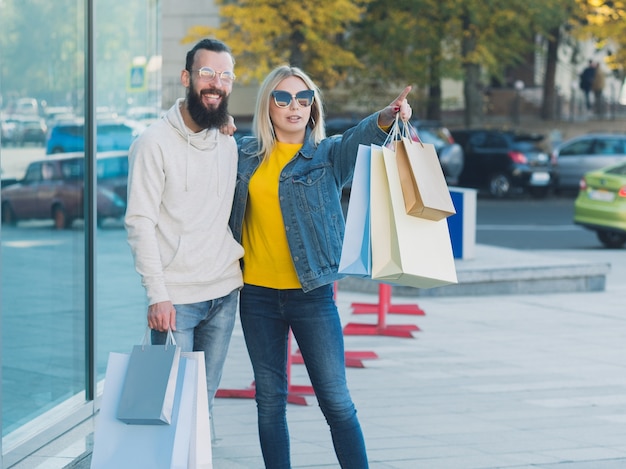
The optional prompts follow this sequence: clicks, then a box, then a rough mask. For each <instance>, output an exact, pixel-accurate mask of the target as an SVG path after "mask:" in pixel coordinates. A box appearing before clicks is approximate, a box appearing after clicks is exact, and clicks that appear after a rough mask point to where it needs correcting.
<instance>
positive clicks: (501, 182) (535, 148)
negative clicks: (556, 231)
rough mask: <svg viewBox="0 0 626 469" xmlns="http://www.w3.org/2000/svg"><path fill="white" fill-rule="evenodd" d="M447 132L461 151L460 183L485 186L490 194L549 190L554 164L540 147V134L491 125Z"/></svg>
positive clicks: (538, 193)
mask: <svg viewBox="0 0 626 469" xmlns="http://www.w3.org/2000/svg"><path fill="white" fill-rule="evenodd" d="M451 132H452V137H453V138H454V140H455V141H456V142H457V143H459V144H460V145H461V146H462V147H463V152H464V155H465V161H464V165H463V171H462V172H461V175H460V177H459V185H460V186H465V187H474V188H477V189H486V190H487V191H488V192H489V194H490V195H491V196H493V197H506V196H508V195H511V194H513V193H515V192H518V193H520V192H521V193H523V192H528V193H530V194H531V195H533V196H535V197H545V196H546V195H547V194H548V193H549V192H550V189H551V188H552V186H553V184H554V182H555V177H554V167H553V165H552V162H551V160H550V156H549V154H548V152H547V151H545V150H544V149H543V148H542V141H543V140H544V136H543V135H540V134H531V133H523V132H516V131H513V130H495V129H463V130H451Z"/></svg>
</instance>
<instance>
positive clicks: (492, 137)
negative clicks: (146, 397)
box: [485, 134, 508, 148]
mask: <svg viewBox="0 0 626 469" xmlns="http://www.w3.org/2000/svg"><path fill="white" fill-rule="evenodd" d="M485 146H486V147H489V148H506V147H507V146H508V145H507V140H506V138H505V137H504V135H500V134H489V135H488V136H487V140H486V142H485Z"/></svg>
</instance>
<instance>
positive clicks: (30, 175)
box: [24, 163, 41, 182]
mask: <svg viewBox="0 0 626 469" xmlns="http://www.w3.org/2000/svg"><path fill="white" fill-rule="evenodd" d="M24 181H26V182H39V181H41V163H32V164H30V165H29V166H28V169H27V170H26V174H25V175H24Z"/></svg>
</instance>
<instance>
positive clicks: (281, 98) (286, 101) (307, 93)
mask: <svg viewBox="0 0 626 469" xmlns="http://www.w3.org/2000/svg"><path fill="white" fill-rule="evenodd" d="M272 97H273V98H274V103H275V104H276V106H278V107H282V108H285V107H289V105H290V104H291V100H292V99H295V100H296V102H297V103H298V106H300V107H309V106H310V105H311V104H313V99H314V97H315V92H314V91H313V90H302V91H298V92H297V93H296V94H289V93H288V92H287V91H281V90H274V91H272Z"/></svg>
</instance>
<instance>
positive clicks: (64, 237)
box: [0, 0, 161, 463]
mask: <svg viewBox="0 0 626 469" xmlns="http://www.w3.org/2000/svg"><path fill="white" fill-rule="evenodd" d="M93 3H94V5H95V8H96V12H95V18H96V23H95V26H94V28H95V30H96V31H95V32H96V35H97V37H98V41H97V44H96V45H97V49H96V52H95V60H94V62H95V64H96V72H95V73H96V76H97V77H98V78H97V80H96V85H97V86H96V88H95V93H94V99H95V104H96V105H97V107H100V108H104V107H105V106H106V108H107V113H106V115H105V114H98V118H100V116H101V115H102V119H105V118H106V119H107V120H108V121H110V118H111V116H112V115H115V116H123V115H125V113H126V111H127V110H128V109H130V108H135V107H138V106H146V107H152V108H158V109H160V108H161V99H160V96H161V91H160V82H161V80H160V77H159V75H160V70H159V69H158V68H154V67H152V68H150V67H147V69H146V70H147V71H146V78H147V79H146V81H147V86H146V87H144V88H141V89H139V90H135V89H129V86H128V83H129V80H128V74H129V71H130V69H131V67H132V66H136V65H137V64H144V65H145V64H148V63H160V60H155V59H158V54H159V51H158V37H159V32H158V31H157V25H158V24H159V22H158V21H157V15H158V14H159V8H160V7H159V1H158V0H137V1H135V2H131V3H128V2H127V1H125V0H107V1H106V2H93ZM85 7H86V1H85V0H59V1H54V2H51V1H49V0H30V1H28V2H24V1H21V0H0V50H2V61H0V68H1V76H2V82H1V83H0V111H1V114H2V117H3V122H4V123H5V124H4V125H3V128H2V131H3V139H2V141H1V143H2V146H1V147H0V162H1V164H2V171H3V178H16V179H22V178H24V176H26V178H27V179H28V180H36V181H39V180H41V177H42V163H39V164H37V165H36V166H31V167H30V169H28V173H26V172H27V167H28V165H29V164H30V163H31V162H33V161H36V160H45V159H46V158H47V157H46V148H47V147H50V153H54V152H58V151H68V150H69V151H82V149H83V148H84V136H83V125H82V122H83V120H84V116H85V113H84V109H85V102H86V95H85V87H84V80H85V78H84V63H85V53H86V50H87V48H86V44H85V42H84V39H83V38H84V37H85V34H84V33H85V32H84V24H85V18H84V14H85V11H86V8H85ZM42 44H45V47H42ZM148 68H150V69H149V70H148ZM25 76H27V77H28V80H25V79H24V77H25ZM24 103H28V104H29V105H28V106H25V105H24ZM54 109H62V110H63V113H62V115H63V120H64V121H65V122H66V123H67V122H68V120H69V119H73V120H72V121H70V122H69V123H70V125H69V126H66V127H63V128H61V127H57V126H56V125H57V124H58V122H54V121H53V120H52V118H50V119H51V120H50V123H49V132H48V133H47V135H48V136H49V135H54V136H55V139H56V137H57V136H58V140H55V141H56V143H55V142H52V144H51V143H50V142H48V141H47V139H48V138H49V137H48V136H47V137H46V141H43V139H41V140H40V139H36V138H33V139H32V141H31V142H29V145H26V146H24V147H16V146H13V145H11V146H9V145H5V142H7V140H5V138H4V137H5V135H8V134H9V132H11V128H10V126H9V125H8V123H9V122H13V121H14V122H18V121H20V118H21V117H24V116H25V115H27V114H29V115H37V114H38V115H40V116H42V117H43V116H48V117H49V116H52V115H54V114H55V113H54ZM47 110H50V112H49V113H48V112H47ZM136 135H137V133H136V132H135V133H133V129H128V128H126V127H125V128H124V136H125V138H124V139H122V138H118V139H116V143H115V144H116V148H118V149H120V150H121V151H124V150H126V153H124V154H123V156H121V157H119V158H112V159H106V161H104V160H103V162H102V163H101V164H100V163H99V164H98V165H97V166H96V172H97V175H98V176H99V177H102V178H104V179H102V180H105V179H106V180H108V178H115V177H119V179H120V180H121V181H122V182H121V184H118V182H117V181H116V185H115V192H116V193H118V195H119V196H120V197H121V198H123V200H125V186H124V184H125V178H126V174H127V172H128V161H127V150H128V146H129V145H130V142H131V138H129V136H132V137H133V138H134V137H136ZM75 141H77V142H78V143H75ZM48 158H49V157H48ZM84 161H85V160H84V159H82V157H81V158H79V159H77V160H72V161H67V162H65V163H63V164H62V165H59V166H55V167H54V171H56V172H57V177H60V176H61V175H62V176H63V177H66V178H77V179H80V178H82V177H83V173H84V168H85V165H84ZM49 165H52V160H51V161H50V163H46V166H49ZM118 186H119V192H118ZM3 202H4V200H3V199H2V197H1V196H0V204H2V203H3ZM37 203H38V204H39V206H38V207H35V208H39V209H41V203H39V202H37ZM77 203H78V204H79V206H80V207H82V201H81V200H79V201H77ZM38 212H44V213H46V218H45V219H40V220H26V219H24V220H21V221H18V222H17V223H16V224H15V225H6V226H5V225H2V228H1V229H2V232H1V234H2V236H1V256H0V261H1V263H2V265H1V266H0V272H1V278H0V281H1V290H2V295H1V303H0V315H1V324H2V327H1V334H2V340H1V342H0V346H1V350H0V357H1V365H2V374H1V377H2V380H1V383H0V386H1V392H0V396H1V398H2V402H1V409H2V419H1V420H0V422H1V425H2V428H1V430H2V453H3V456H4V462H5V463H7V462H8V463H10V462H11V461H12V459H11V458H12V457H17V456H11V454H12V453H13V452H14V453H16V454H17V453H19V451H18V448H19V446H20V445H23V446H24V447H25V446H29V443H28V441H29V439H30V440H33V439H37V438H38V436H39V435H46V437H47V438H50V437H51V436H52V435H54V431H55V425H57V422H58V421H60V420H61V419H62V418H64V417H67V416H68V413H71V412H74V411H75V409H76V406H77V405H84V404H85V403H86V402H87V393H86V390H87V389H89V387H90V385H91V383H89V382H88V376H89V375H90V373H88V371H90V372H93V373H94V374H95V376H96V377H97V381H101V380H102V378H103V377H104V373H105V370H106V361H107V358H108V355H109V353H110V352H112V351H124V352H125V351H130V350H131V348H132V345H134V344H136V343H139V342H140V341H141V339H142V337H143V335H144V332H145V328H146V311H147V302H146V298H145V292H144V290H143V287H142V286H141V281H140V278H139V276H138V275H137V273H136V272H135V269H134V265H133V259H132V255H131V253H130V249H129V248H128V245H127V242H126V232H125V230H124V225H123V220H122V219H121V218H119V219H107V220H105V221H102V223H100V222H101V220H99V219H98V220H97V222H98V227H97V229H96V231H95V252H89V251H88V250H87V249H86V246H87V245H88V244H87V242H86V241H87V236H88V232H89V230H88V229H87V227H86V225H85V223H84V220H83V219H82V210H81V211H80V213H81V218H80V219H77V220H75V222H74V223H65V221H64V220H63V219H57V216H58V217H62V216H64V212H63V210H60V209H57V210H54V211H51V210H43V211H42V210H38ZM51 212H54V214H55V215H54V219H53V216H52V213H51ZM94 215H95V214H94ZM94 266H95V267H94ZM93 268H95V269H96V271H95V273H94V274H95V275H94V276H95V279H96V281H95V284H96V285H97V287H95V289H96V291H90V285H89V284H88V283H87V280H86V279H88V278H89V275H87V273H89V271H90V269H93ZM92 295H95V299H96V300H95V308H94V311H88V308H87V307H86V305H87V304H89V302H88V301H87V300H88V298H92ZM91 315H93V316H94V317H95V322H96V327H95V330H96V331H97V336H96V344H95V350H96V356H95V357H94V359H93V360H94V364H92V363H91V362H90V360H89V359H88V358H87V357H89V353H88V350H89V347H88V345H89V344H87V343H86V337H87V334H86V324H88V323H89V321H88V319H89V318H90V317H91ZM92 365H93V366H92ZM100 389H101V388H100ZM41 437H42V436H39V438H41ZM38 444H42V442H41V441H38V442H37V443H36V444H35V445H33V446H29V447H36V445H38ZM7 456H8V457H7ZM20 457H21V455H20Z"/></svg>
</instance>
